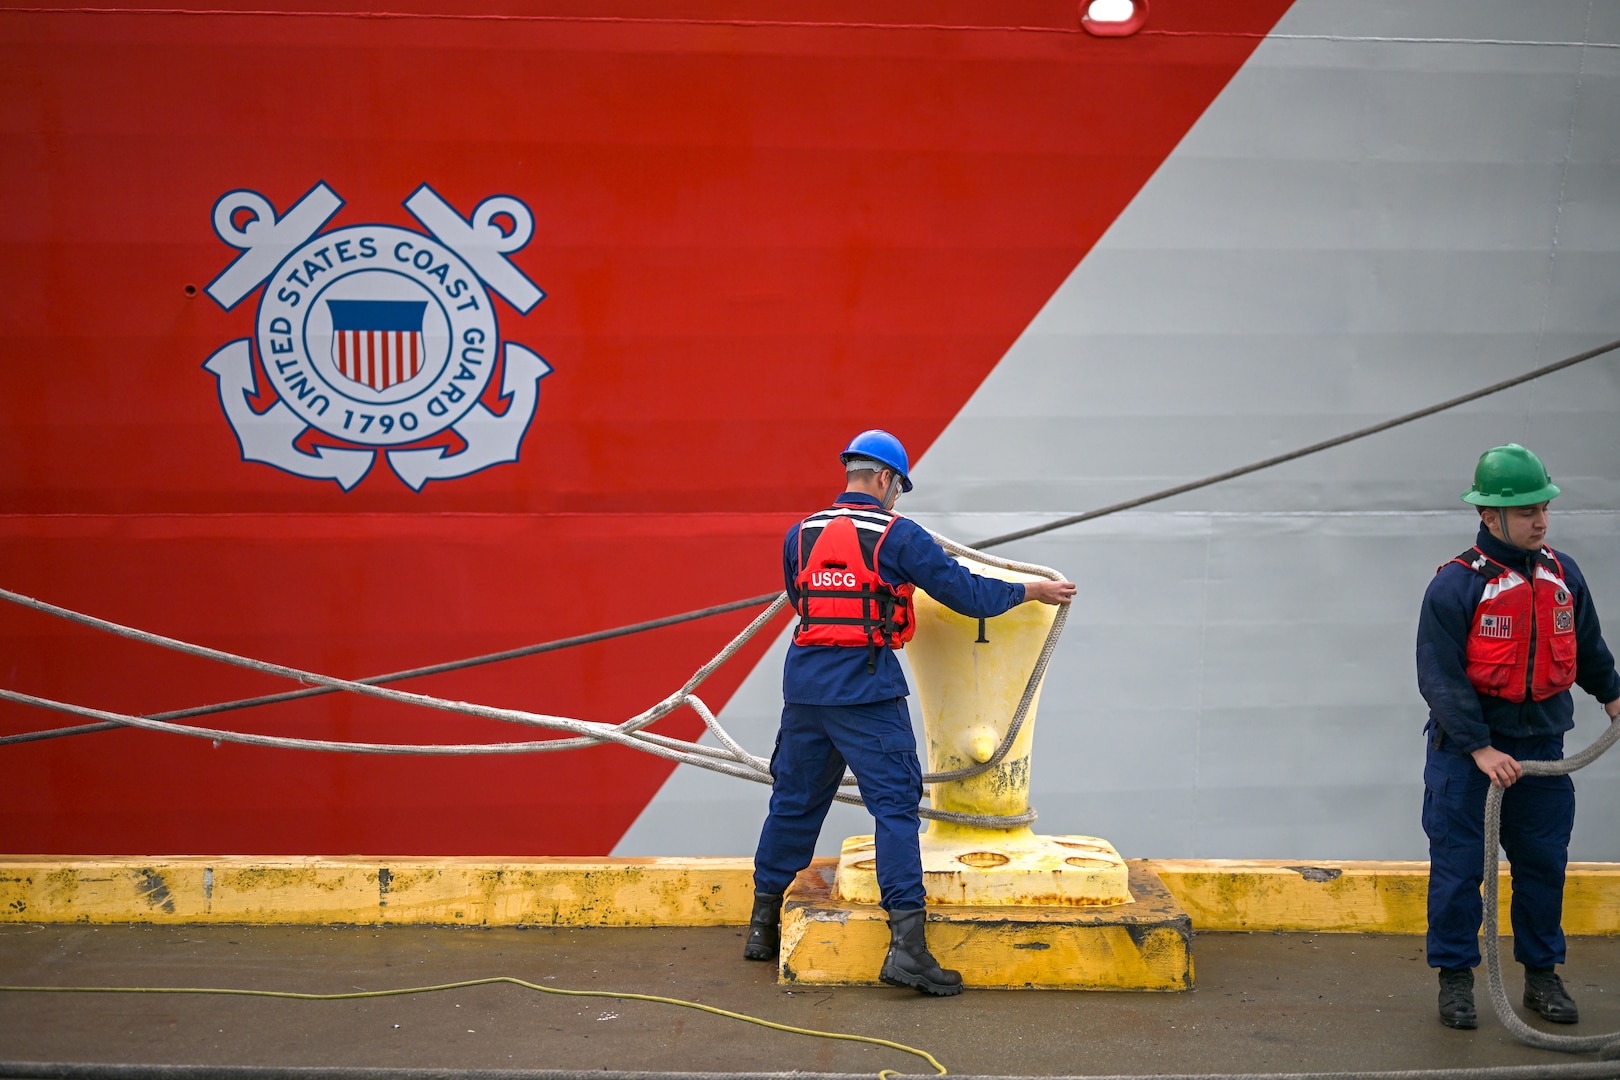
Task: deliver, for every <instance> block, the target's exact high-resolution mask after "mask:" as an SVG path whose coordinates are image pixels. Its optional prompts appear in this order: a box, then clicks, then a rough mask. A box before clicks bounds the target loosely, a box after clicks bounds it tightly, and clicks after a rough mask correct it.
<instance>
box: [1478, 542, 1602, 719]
mask: <svg viewBox="0 0 1620 1080" xmlns="http://www.w3.org/2000/svg"><path fill="white" fill-rule="evenodd" d="M1452 562H1455V563H1461V564H1462V565H1463V566H1466V567H1468V569H1470V570H1472V571H1473V572H1474V573H1476V574H1478V575H1479V576H1481V577H1483V578H1484V579H1485V592H1484V594H1483V595H1482V596H1481V597H1480V601H1479V606H1478V607H1477V608H1475V609H1474V619H1473V623H1472V625H1471V626H1470V627H1469V630H1468V646H1467V660H1468V668H1467V670H1468V681H1469V682H1470V683H1472V684H1473V686H1474V689H1475V690H1477V691H1479V692H1480V693H1481V694H1486V695H1488V696H1490V697H1499V698H1503V699H1505V700H1507V701H1524V700H1525V699H1526V698H1527V697H1528V698H1529V699H1530V700H1532V701H1545V700H1546V699H1547V698H1550V697H1552V696H1553V695H1554V694H1561V693H1563V692H1564V691H1565V690H1568V689H1569V688H1570V687H1571V686H1574V685H1575V652H1576V648H1575V600H1574V597H1573V596H1572V595H1571V594H1570V591H1569V586H1568V585H1567V584H1565V582H1564V568H1563V566H1562V565H1560V564H1559V562H1558V557H1557V556H1556V555H1554V554H1553V552H1552V549H1551V548H1542V549H1541V550H1540V551H1538V552H1536V554H1535V558H1534V560H1533V565H1534V567H1535V570H1534V572H1533V574H1532V575H1531V577H1530V578H1528V579H1527V578H1526V577H1525V576H1524V574H1523V573H1522V572H1520V571H1518V570H1510V569H1509V568H1507V567H1505V566H1503V565H1502V564H1501V563H1498V562H1496V561H1494V560H1492V559H1491V558H1490V557H1489V556H1487V555H1486V554H1485V553H1484V552H1483V551H1481V550H1479V548H1477V547H1476V548H1469V549H1468V550H1467V551H1465V552H1463V553H1462V554H1461V555H1459V556H1457V557H1456V558H1455V559H1453V560H1452Z"/></svg>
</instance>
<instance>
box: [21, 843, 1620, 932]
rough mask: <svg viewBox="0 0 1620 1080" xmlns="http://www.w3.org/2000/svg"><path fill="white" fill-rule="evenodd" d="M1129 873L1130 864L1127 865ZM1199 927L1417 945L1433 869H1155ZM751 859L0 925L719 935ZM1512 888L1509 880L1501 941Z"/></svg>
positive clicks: (214, 896)
mask: <svg viewBox="0 0 1620 1080" xmlns="http://www.w3.org/2000/svg"><path fill="white" fill-rule="evenodd" d="M1134 862H1135V861H1134V860H1133V863H1134ZM1142 865H1143V866H1145V867H1146V868H1147V869H1149V870H1152V871H1153V872H1154V873H1156V874H1158V875H1159V878H1160V879H1161V880H1162V881H1163V882H1164V884H1165V887H1166V888H1167V889H1169V891H1170V893H1171V895H1172V896H1173V897H1174V898H1175V899H1176V901H1177V902H1178V903H1180V904H1181V906H1182V907H1183V908H1185V909H1186V910H1187V913H1188V914H1189V915H1190V916H1191V918H1192V925H1193V927H1194V929H1196V930H1202V931H1220V930H1284V931H1296V932H1358V933H1384V934H1421V933H1423V932H1424V929H1425V912H1424V907H1425V894H1426V892H1427V889H1428V864H1427V863H1423V862H1332V861H1328V862H1307V861H1303V860H1299V861H1293V860H1284V859H1275V860H1260V861H1255V860H1233V859H1196V860H1195V859H1150V860H1144V861H1142ZM752 874H753V862H752V860H750V859H735V858H730V859H720V858H662V859H576V858H550V859H544V858H531V859H523V860H500V859H482V858H476V859H475V858H422V857H410V858H364V857H360V856H347V857H288V856H240V855H233V856H221V857H211V856H194V855H185V856H175V855H154V856H109V857H102V858H82V857H63V856H40V855H9V856H0V924H3V923H75V922H77V923H261V924H295V923H302V924H325V923H356V924H364V925H386V924H401V925H410V924H416V925H462V926H719V925H736V924H741V923H745V922H747V921H748V911H749V907H750V905H751V904H752V899H753V881H752ZM1509 896H1510V892H1509V883H1508V880H1507V876H1506V874H1504V875H1503V877H1502V911H1503V918H1502V932H1503V933H1507V932H1508V927H1507V916H1506V912H1507V909H1508V899H1509ZM1564 930H1565V932H1566V933H1568V934H1620V864H1616V863H1571V864H1570V867H1569V876H1568V881H1567V883H1566V886H1565V889H1564Z"/></svg>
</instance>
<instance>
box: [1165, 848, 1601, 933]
mask: <svg viewBox="0 0 1620 1080" xmlns="http://www.w3.org/2000/svg"><path fill="white" fill-rule="evenodd" d="M1147 865H1148V866H1150V867H1151V868H1152V869H1153V870H1154V872H1155V873H1157V874H1158V875H1159V878H1160V880H1162V881H1163V882H1164V884H1165V887H1166V888H1168V889H1169V890H1170V892H1171V893H1172V894H1173V895H1174V896H1175V898H1176V899H1177V900H1178V901H1180V902H1181V905H1182V907H1184V908H1186V909H1187V914H1188V915H1190V916H1191V917H1192V923H1193V926H1194V927H1195V928H1196V929H1198V930H1283V931H1293V932H1300V931H1313V932H1326V933H1336V932H1348V933H1375V934H1421V933H1424V932H1425V931H1426V930H1427V928H1428V915H1427V901H1428V889H1429V864H1428V863H1426V862H1332V861H1329V862H1307V861H1302V860H1288V859H1265V860H1240V859H1150V860H1148V861H1147ZM1499 888H1500V889H1501V905H1500V906H1501V920H1500V928H1501V933H1503V934H1509V933H1511V932H1512V930H1511V928H1510V927H1509V924H1508V904H1509V901H1510V900H1511V899H1512V884H1511V882H1510V881H1509V880H1508V875H1507V871H1506V868H1505V867H1504V869H1503V872H1502V875H1501V877H1500V879H1499ZM1564 932H1565V933H1566V934H1616V933H1620V864H1615V863H1570V864H1569V871H1568V875H1567V877H1566V879H1565V883H1564Z"/></svg>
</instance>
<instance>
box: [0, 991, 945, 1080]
mask: <svg viewBox="0 0 1620 1080" xmlns="http://www.w3.org/2000/svg"><path fill="white" fill-rule="evenodd" d="M496 983H506V984H508V985H511V986H521V987H523V988H524V989H526V990H538V991H539V992H540V993H542V994H560V995H562V996H564V997H597V998H614V999H616V1000H619V1001H650V1002H653V1003H655V1004H659V1005H679V1006H680V1007H682V1008H683V1009H697V1010H698V1011H700V1012H706V1013H713V1014H714V1015H716V1016H724V1017H727V1018H729V1019H732V1020H742V1021H745V1022H747V1023H750V1024H758V1025H759V1026H760V1027H767V1028H772V1029H774V1030H776V1031H786V1032H789V1033H790V1034H793V1035H811V1036H814V1037H815V1038H818V1039H841V1040H843V1041H846V1042H862V1043H869V1044H871V1045H873V1046H886V1047H888V1048H889V1049H891V1050H899V1051H902V1052H903V1053H907V1054H912V1055H915V1056H916V1057H920V1058H922V1059H923V1060H924V1061H926V1062H928V1064H930V1065H932V1066H933V1067H934V1069H935V1070H936V1071H937V1072H938V1074H939V1075H940V1076H944V1075H946V1073H945V1066H943V1065H941V1064H940V1063H939V1062H938V1061H937V1060H935V1058H934V1055H932V1054H930V1053H929V1052H928V1051H926V1050H919V1049H917V1048H916V1047H914V1046H906V1045H905V1044H904V1043H897V1042H891V1041H890V1040H888V1039H879V1038H875V1037H873V1036H871V1035H849V1034H846V1033H844V1032H840V1031H816V1030H815V1029H814V1028H801V1027H794V1026H793V1025H792V1024H778V1023H777V1022H776V1021H774V1020H763V1019H761V1018H759V1017H757V1016H749V1015H747V1014H746V1013H739V1012H732V1011H731V1010H729V1009H721V1008H717V1007H715V1006H713V1005H704V1004H702V1003H700V1002H696V1001H683V1000H682V999H680V998H672V997H659V996H658V995H657V994H621V993H615V992H614V991H612V990H564V989H562V988H561V987H556V986H541V985H539V984H538V983H532V982H527V981H525V980H523V979H514V978H512V977H511V976H509V975H497V976H495V977H493V978H489V979H469V980H467V981H466V982H453V983H440V984H439V985H437V986H407V987H403V988H401V989H398V990H356V991H353V992H350V993H344V994H303V993H298V992H297V991H293V990H232V989H226V988H224V987H193V986H0V992H4V993H32V994H222V995H223V994H229V995H234V996H237V997H268V998H289V999H291V1000H294V1001H353V1000H356V999H359V998H383V997H399V996H401V995H404V994H426V993H431V992H433V991H436V990H463V989H466V988H467V987H469V986H493V985H495V984H496ZM898 1075H900V1072H899V1070H898V1069H883V1070H882V1071H880V1072H879V1073H878V1077H879V1080H887V1078H888V1077H890V1076H898Z"/></svg>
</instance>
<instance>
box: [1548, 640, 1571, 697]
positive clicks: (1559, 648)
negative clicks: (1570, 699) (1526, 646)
mask: <svg viewBox="0 0 1620 1080" xmlns="http://www.w3.org/2000/svg"><path fill="white" fill-rule="evenodd" d="M1547 652H1548V656H1549V660H1550V663H1549V664H1548V665H1547V681H1548V682H1550V683H1551V684H1552V685H1553V686H1554V687H1557V688H1558V689H1560V690H1562V689H1566V688H1568V687H1570V686H1573V685H1574V683H1575V653H1576V641H1575V635H1574V634H1554V635H1553V636H1552V640H1551V641H1549V642H1548V643H1547ZM1549 696H1550V695H1549Z"/></svg>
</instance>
